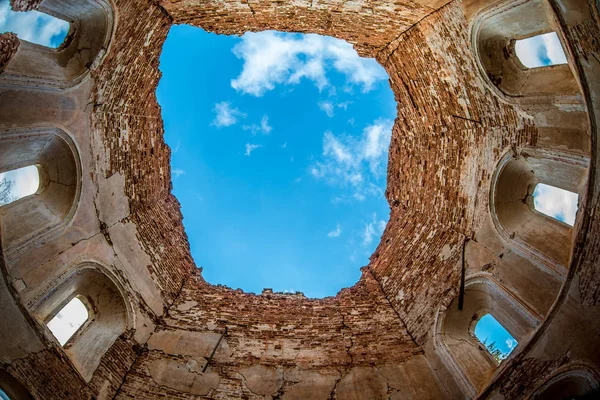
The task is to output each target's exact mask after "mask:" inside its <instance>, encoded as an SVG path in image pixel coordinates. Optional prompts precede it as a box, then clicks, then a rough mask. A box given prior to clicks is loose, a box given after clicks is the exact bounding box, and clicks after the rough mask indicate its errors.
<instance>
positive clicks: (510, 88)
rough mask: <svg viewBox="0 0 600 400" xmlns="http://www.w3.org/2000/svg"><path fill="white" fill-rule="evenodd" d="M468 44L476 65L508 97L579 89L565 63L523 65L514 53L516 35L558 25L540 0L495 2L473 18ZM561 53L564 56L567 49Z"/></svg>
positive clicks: (528, 34)
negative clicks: (469, 43) (543, 65)
mask: <svg viewBox="0 0 600 400" xmlns="http://www.w3.org/2000/svg"><path fill="white" fill-rule="evenodd" d="M472 26H473V29H472V37H471V41H472V45H473V49H474V51H475V52H476V55H477V57H476V59H477V60H478V64H479V68H480V70H481V72H482V73H483V75H484V77H485V79H486V80H488V81H489V82H490V83H491V85H493V86H495V87H497V88H498V89H500V91H501V93H502V94H504V95H506V96H504V97H505V98H507V99H508V100H510V98H514V97H540V96H557V95H558V96H561V95H562V96H575V95H578V94H579V93H580V90H579V86H578V84H577V81H576V79H575V77H574V75H573V73H572V71H571V69H570V67H569V65H568V64H560V65H551V66H547V67H539V68H527V67H525V66H524V65H523V64H522V63H521V61H520V60H519V58H518V57H517V54H516V53H515V42H516V41H517V40H520V39H526V38H529V37H533V36H537V35H541V34H544V33H549V32H556V33H557V34H558V36H559V38H560V39H561V42H562V43H563V49H564V48H565V47H564V40H562V38H561V32H560V27H559V25H558V24H557V23H556V22H555V16H554V13H553V11H552V9H551V7H550V5H549V4H548V3H547V2H546V1H543V0H517V1H514V0H510V1H504V2H500V3H497V4H495V5H493V6H492V7H490V8H487V9H486V10H484V11H483V12H482V13H480V14H479V15H477V16H476V17H475V18H474V20H473V24H472ZM565 54H566V55H567V57H568V53H567V51H565Z"/></svg>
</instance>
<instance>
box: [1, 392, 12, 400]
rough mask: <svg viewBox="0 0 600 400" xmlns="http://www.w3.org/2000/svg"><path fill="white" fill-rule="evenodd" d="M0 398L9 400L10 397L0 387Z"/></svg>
mask: <svg viewBox="0 0 600 400" xmlns="http://www.w3.org/2000/svg"><path fill="white" fill-rule="evenodd" d="M0 400H10V397H8V395H7V394H6V393H4V390H2V389H0Z"/></svg>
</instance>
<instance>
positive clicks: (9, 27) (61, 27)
mask: <svg viewBox="0 0 600 400" xmlns="http://www.w3.org/2000/svg"><path fill="white" fill-rule="evenodd" d="M68 31H69V23H68V22H66V21H63V20H61V19H58V18H54V17H51V16H49V15H47V14H43V13H41V12H37V11H28V12H14V11H12V10H11V8H10V4H9V1H8V0H0V33H4V32H13V33H16V34H17V35H18V36H19V38H20V39H23V40H27V41H28V42H32V43H37V44H41V45H42V46H47V47H52V48H55V47H58V46H59V45H60V44H61V43H62V42H63V41H64V40H65V36H67V33H68Z"/></svg>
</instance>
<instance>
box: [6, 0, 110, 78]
mask: <svg viewBox="0 0 600 400" xmlns="http://www.w3.org/2000/svg"><path fill="white" fill-rule="evenodd" d="M11 3H12V6H13V8H14V9H15V11H29V10H31V9H32V8H31V7H29V6H28V5H27V3H25V5H23V4H22V3H20V2H18V1H16V0H11ZM34 9H36V10H38V11H40V12H43V13H46V14H49V15H52V16H54V17H56V18H60V19H63V20H65V21H68V22H69V23H70V31H69V33H68V35H67V37H66V38H65V41H64V42H63V43H62V44H61V45H60V46H59V47H58V48H56V49H51V48H48V47H45V46H41V45H38V44H34V43H30V42H27V41H25V40H20V43H19V47H18V49H17V51H16V53H15V54H14V56H13V57H12V59H11V60H10V61H9V63H8V65H7V66H6V67H5V69H4V72H3V73H2V74H0V85H1V84H4V85H10V86H50V87H56V88H68V87H71V86H73V85H76V84H77V83H79V82H80V81H81V80H82V79H83V77H84V76H85V75H86V74H87V72H88V71H89V69H90V68H91V67H92V65H94V64H98V63H99V62H100V61H101V59H102V57H103V56H104V54H105V53H106V50H107V49H108V45H109V42H110V38H111V35H112V25H113V14H112V8H111V5H110V2H109V1H108V0H83V1H75V0H44V1H42V2H40V3H38V5H37V6H36V7H35V8H34Z"/></svg>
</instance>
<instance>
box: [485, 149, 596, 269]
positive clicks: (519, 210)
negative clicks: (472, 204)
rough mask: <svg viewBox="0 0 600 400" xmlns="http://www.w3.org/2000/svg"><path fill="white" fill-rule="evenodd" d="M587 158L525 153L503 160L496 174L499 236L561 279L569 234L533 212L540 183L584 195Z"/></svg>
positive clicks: (494, 193) (565, 227)
mask: <svg viewBox="0 0 600 400" xmlns="http://www.w3.org/2000/svg"><path fill="white" fill-rule="evenodd" d="M587 166H588V159H587V157H579V156H573V155H570V154H568V153H565V154H561V153H559V152H556V151H553V152H545V151H543V150H534V149H525V150H524V151H522V152H521V154H520V155H519V156H518V157H514V156H513V155H512V154H511V153H509V154H507V155H505V156H504V158H503V159H502V160H501V161H500V163H499V166H498V170H497V171H496V174H495V178H494V183H493V186H492V192H491V197H490V204H491V207H492V209H491V212H492V215H493V217H494V221H495V222H496V227H497V229H498V230H499V231H500V233H501V235H502V236H503V237H504V238H505V239H506V240H509V241H511V242H512V243H514V244H515V245H516V246H517V247H519V248H521V249H522V251H524V252H525V253H526V254H527V255H530V256H532V257H533V258H534V259H536V260H537V261H538V263H539V264H540V265H541V266H542V267H545V268H550V269H552V270H554V272H555V273H558V274H564V270H565V268H566V267H567V266H568V263H569V259H570V256H571V249H572V239H573V229H572V228H571V227H570V226H568V225H567V224H565V223H563V222H560V221H558V220H556V219H554V218H551V217H548V216H546V215H544V214H542V213H540V212H538V211H536V210H535V208H534V206H533V192H534V190H535V187H536V185H537V184H538V183H545V184H548V185H551V186H554V187H558V188H560V189H564V190H568V191H570V192H573V193H577V194H578V195H579V196H580V197H581V196H583V194H584V189H585V186H586V182H587Z"/></svg>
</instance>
